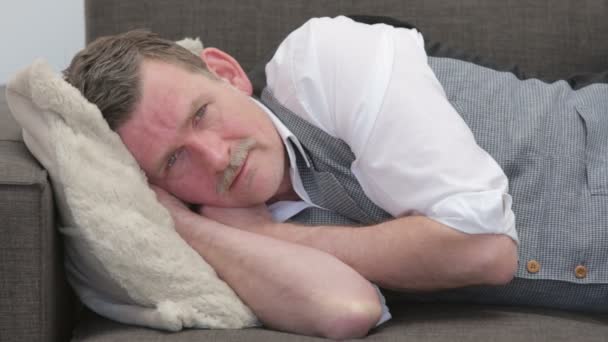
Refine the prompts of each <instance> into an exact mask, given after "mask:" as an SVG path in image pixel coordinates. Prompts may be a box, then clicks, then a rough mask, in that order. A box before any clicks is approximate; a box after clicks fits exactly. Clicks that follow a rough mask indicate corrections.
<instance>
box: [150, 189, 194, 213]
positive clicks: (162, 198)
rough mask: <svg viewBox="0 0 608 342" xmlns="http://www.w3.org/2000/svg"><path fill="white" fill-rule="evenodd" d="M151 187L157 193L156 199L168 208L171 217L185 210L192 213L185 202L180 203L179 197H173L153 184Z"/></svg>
mask: <svg viewBox="0 0 608 342" xmlns="http://www.w3.org/2000/svg"><path fill="white" fill-rule="evenodd" d="M149 185H150V188H151V189H152V190H154V192H155V193H156V199H157V200H158V201H159V202H160V204H162V205H163V206H164V207H165V208H167V210H169V213H170V214H171V216H174V215H176V214H178V213H180V212H182V211H184V210H186V211H190V209H188V207H187V206H186V204H185V203H184V202H182V201H180V200H179V199H178V198H177V197H175V196H173V195H171V194H170V193H168V192H167V191H166V190H164V189H163V188H160V187H158V186H156V185H152V184H149Z"/></svg>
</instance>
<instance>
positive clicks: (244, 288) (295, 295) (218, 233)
mask: <svg viewBox="0 0 608 342" xmlns="http://www.w3.org/2000/svg"><path fill="white" fill-rule="evenodd" d="M155 191H156V192H157V197H158V198H159V200H160V201H161V203H162V204H163V205H164V206H165V207H167V209H168V210H169V211H170V213H171V215H172V217H173V219H174V222H175V229H176V231H177V232H178V233H179V234H180V235H181V236H182V238H184V240H185V241H186V242H187V243H188V244H189V245H190V246H191V247H192V248H193V249H194V250H196V251H197V252H198V253H199V254H200V255H201V256H202V257H203V258H204V259H205V260H206V261H207V262H208V263H209V264H210V265H211V266H212V267H213V268H214V269H215V271H216V272H217V274H218V276H219V277H220V278H221V279H223V280H224V281H226V282H227V283H228V284H229V285H230V287H231V288H232V289H233V290H234V291H235V292H236V293H237V294H238V295H239V297H240V298H241V299H242V300H243V302H244V303H245V304H247V305H248V306H249V307H250V308H251V309H252V310H253V312H254V313H255V314H256V316H257V317H258V318H259V319H260V320H261V321H262V322H263V323H264V325H265V326H267V327H270V328H273V329H277V330H283V331H289V332H294V333H299V334H305V335H315V336H323V337H329V338H335V339H344V338H354V337H362V336H365V335H366V334H367V332H368V331H369V329H371V328H373V327H374V326H375V325H376V323H377V322H378V320H379V319H380V314H381V307H380V302H379V298H378V295H377V293H376V290H375V289H374V288H373V287H372V285H371V284H370V283H369V281H367V280H366V279H365V278H363V277H362V276H361V275H359V274H358V273H357V272H356V271H354V270H353V269H352V268H351V267H349V266H348V265H346V264H344V263H343V262H341V261H340V260H338V259H337V258H335V257H333V256H332V255H330V254H327V253H325V252H322V251H320V250H317V249H314V248H310V247H307V246H303V245H298V244H294V243H290V242H286V241H281V240H277V239H273V238H270V237H266V236H262V235H259V234H254V233H251V232H247V231H243V230H239V229H235V228H231V227H227V226H225V225H223V224H221V223H218V222H214V221H211V220H209V219H206V218H205V217H202V216H200V215H197V214H196V213H193V212H191V211H189V210H188V209H187V208H186V207H185V206H184V205H183V204H182V203H181V202H180V201H179V200H177V199H176V198H174V197H172V196H170V195H168V194H167V193H165V192H164V191H163V190H160V189H158V188H156V189H155Z"/></svg>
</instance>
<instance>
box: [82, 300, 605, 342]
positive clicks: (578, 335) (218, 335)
mask: <svg viewBox="0 0 608 342" xmlns="http://www.w3.org/2000/svg"><path fill="white" fill-rule="evenodd" d="M391 311H392V313H393V316H394V318H393V319H392V320H391V321H389V322H388V323H386V324H385V325H382V326H381V327H379V328H378V329H376V330H373V331H371V332H370V335H369V336H368V337H366V338H365V341H385V342H389V341H395V342H397V341H399V342H405V341H414V342H418V341H433V342H435V341H437V342H439V341H445V342H458V341H479V342H486V341H493V342H514V341H538V342H540V341H547V342H558V341H564V342H571V341H585V342H594V341H597V342H599V341H606V339H607V336H608V316H595V317H589V316H584V315H579V314H575V313H567V312H560V311H551V310H535V309H520V308H518V309H512V308H504V307H493V306H479V305H448V304H436V305H429V304H404V305H398V306H396V307H395V308H394V309H392V310H391ZM323 340H324V339H320V338H313V337H306V336H299V335H294V334H287V333H282V332H275V331H270V330H266V329H245V330H185V331H182V332H179V333H174V334H172V333H166V332H161V331H156V330H152V329H145V328H133V327H129V326H126V325H123V324H120V323H115V322H111V321H109V320H107V319H105V318H103V317H101V316H98V315H96V314H93V313H91V312H87V314H86V315H85V316H84V320H83V323H82V324H81V325H79V326H78V328H77V329H76V331H75V332H74V339H73V341H75V342H80V341H87V342H111V341H133V342H135V341H158V342H160V341H172V342H173V341H174V342H178V341H268V342H270V341H277V342H278V341H290V342H291V341H302V342H304V341H323Z"/></svg>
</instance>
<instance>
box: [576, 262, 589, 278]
mask: <svg viewBox="0 0 608 342" xmlns="http://www.w3.org/2000/svg"><path fill="white" fill-rule="evenodd" d="M574 275H575V276H576V277H577V278H578V279H583V278H585V277H586V276H587V267H585V266H583V265H578V266H576V268H575V269H574Z"/></svg>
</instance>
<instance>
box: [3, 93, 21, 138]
mask: <svg viewBox="0 0 608 342" xmlns="http://www.w3.org/2000/svg"><path fill="white" fill-rule="evenodd" d="M5 88H6V87H5V86H0V140H13V141H21V140H23V139H22V138H21V129H20V128H19V125H17V122H16V121H15V119H13V116H12V115H11V113H10V111H9V109H8V104H7V103H6V90H5Z"/></svg>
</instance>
